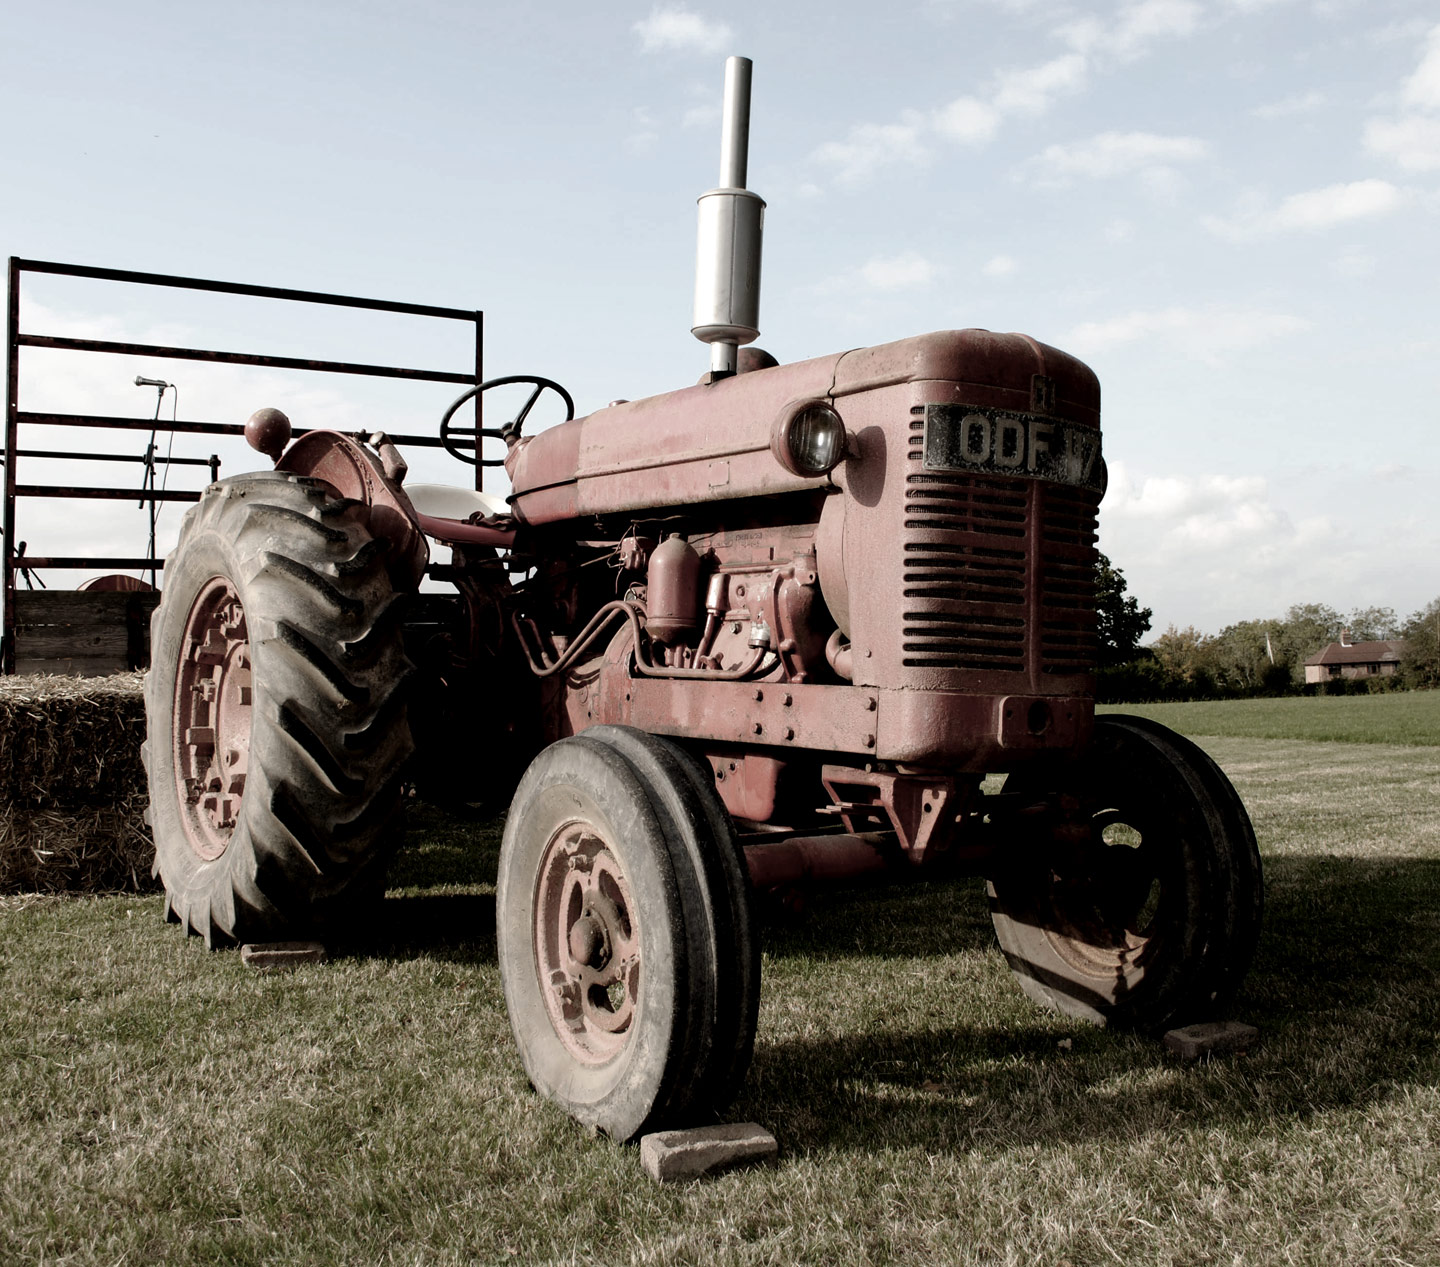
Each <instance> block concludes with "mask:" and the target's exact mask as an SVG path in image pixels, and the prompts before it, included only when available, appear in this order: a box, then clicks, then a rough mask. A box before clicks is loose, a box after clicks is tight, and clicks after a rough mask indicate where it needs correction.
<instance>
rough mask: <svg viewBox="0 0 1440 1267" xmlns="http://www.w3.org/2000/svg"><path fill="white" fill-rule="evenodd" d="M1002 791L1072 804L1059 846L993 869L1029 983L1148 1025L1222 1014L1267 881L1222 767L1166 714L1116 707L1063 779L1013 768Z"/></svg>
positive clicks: (1125, 1022) (1095, 1016) (1245, 957)
mask: <svg viewBox="0 0 1440 1267" xmlns="http://www.w3.org/2000/svg"><path fill="white" fill-rule="evenodd" d="M1005 790H1006V791H1007V792H1009V791H1012V790H1015V791H1020V792H1022V793H1028V794H1029V795H1031V796H1034V797H1036V798H1037V799H1038V798H1039V797H1040V796H1041V795H1043V794H1044V793H1045V792H1046V791H1048V792H1050V793H1051V794H1052V795H1053V794H1054V793H1055V792H1056V791H1058V792H1060V793H1061V796H1062V798H1063V799H1067V800H1069V803H1070V804H1071V805H1077V804H1078V807H1079V808H1078V810H1077V811H1076V812H1075V813H1074V814H1073V815H1072V818H1071V826H1072V830H1071V831H1070V832H1069V833H1067V839H1066V842H1065V843H1064V844H1063V845H1060V844H1057V843H1050V844H1048V845H1046V846H1042V847H1036V848H1026V849H1025V850H1024V852H1023V853H1021V852H1017V853H1015V854H1013V855H1011V856H1010V857H1008V858H1007V859H1006V860H1005V863H1004V864H1003V865H1002V866H1001V867H1000V868H999V869H997V871H996V873H995V874H994V875H993V876H992V877H991V879H990V884H989V895H990V910H991V918H992V920H993V922H994V925H995V934H996V937H997V939H998V940H999V942H1000V948H1001V950H1002V951H1004V953H1005V958H1006V959H1007V961H1008V962H1009V964H1010V969H1011V971H1012V972H1013V973H1014V974H1015V977H1016V979H1017V980H1018V982H1019V984H1020V986H1021V988H1022V989H1023V990H1024V991H1025V993H1026V994H1028V995H1029V996H1030V997H1031V998H1032V999H1034V1000H1035V1001H1036V1002H1037V1003H1040V1004H1042V1005H1044V1006H1046V1007H1050V1008H1053V1009H1056V1010H1058V1011H1060V1012H1064V1013H1066V1014H1067V1015H1070V1016H1077V1017H1082V1018H1085V1019H1087V1020H1091V1021H1095V1022H1098V1023H1099V1024H1102V1025H1107V1024H1108V1025H1116V1026H1122V1027H1126V1028H1133V1029H1140V1030H1146V1031H1155V1030H1161V1029H1166V1028H1169V1027H1171V1026H1172V1025H1180V1024H1187V1023H1190V1022H1193V1021H1201V1020H1208V1019H1212V1018H1214V1017H1215V1016H1217V1015H1218V1014H1220V1013H1221V1012H1223V1010H1224V1009H1225V1007H1226V1006H1227V1005H1228V1004H1229V1002H1230V1000H1231V999H1232V998H1233V997H1234V994H1235V992H1236V990H1237V989H1238V988H1239V986H1240V982H1241V981H1242V979H1243V978H1244V976H1245V973H1246V971H1247V970H1248V968H1249V966H1250V960H1251V958H1252V957H1253V955H1254V952H1255V944H1256V941H1257V939H1258V937H1259V932H1260V916H1261V907H1262V903H1263V884H1262V880H1261V872H1260V855H1259V852H1258V850H1257V849H1256V846H1255V833H1254V831H1253V829H1252V828H1251V825H1250V819H1249V816H1248V815H1247V814H1246V813H1245V807H1244V805H1243V804H1242V803H1241V801H1240V798H1239V796H1237V795H1236V793H1235V789H1234V788H1233V787H1232V786H1231V784H1230V781H1229V780H1228V779H1227V778H1226V777H1225V775H1224V774H1223V773H1222V772H1221V770H1220V768H1219V767H1218V766H1217V765H1216V764H1215V763H1214V762H1213V761H1212V760H1211V759H1210V758H1209V757H1208V756H1206V754H1205V753H1204V752H1202V751H1201V750H1200V749H1199V748H1197V747H1196V746H1195V745H1194V744H1193V743H1191V742H1190V741H1189V740H1187V739H1184V738H1182V737H1181V736H1179V735H1177V734H1175V732H1173V731H1171V730H1168V729H1167V728H1166V727H1164V726H1160V725H1158V724H1156V723H1154V722H1151V721H1148V720H1146V719H1144V718H1139V717H1124V716H1114V715H1112V716H1106V717H1099V718H1097V719H1096V722H1095V739H1094V743H1093V744H1092V746H1091V749H1090V751H1089V753H1088V754H1087V755H1086V757H1085V758H1084V759H1083V760H1082V761H1080V762H1079V763H1078V764H1077V765H1076V766H1075V767H1074V768H1073V769H1072V770H1071V771H1070V772H1069V773H1068V774H1067V776H1066V777H1065V779H1064V781H1063V786H1062V787H1060V788H1059V789H1056V788H1053V787H1051V788H1048V789H1047V788H1043V787H1040V786H1038V785H1036V784H1034V783H1033V781H1032V780H1031V779H1029V778H1027V777H1025V776H1016V775H1012V776H1011V778H1010V780H1007V782H1006V789H1005ZM1071 798H1073V799H1071Z"/></svg>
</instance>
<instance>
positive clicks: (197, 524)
mask: <svg viewBox="0 0 1440 1267" xmlns="http://www.w3.org/2000/svg"><path fill="white" fill-rule="evenodd" d="M386 550H387V547H386V543H385V541H384V540H382V539H377V538H375V537H373V536H372V535H371V534H370V531H369V528H368V516H367V511H366V508H365V506H364V505H363V504H361V503H359V502H355V501H351V500H348V499H344V498H337V497H336V495H335V493H334V490H333V489H332V488H330V486H329V485H328V484H325V483H324V482H322V481H320V480H316V479H310V478H307V477H303V476H296V475H291V474H287V473H284V472H279V471H275V472H262V473H259V474H254V475H243V476H237V477H235V478H233V479H228V480H223V481H221V482H219V483H217V484H212V485H211V486H210V487H209V488H208V489H207V490H206V491H205V494H204V495H203V497H202V498H201V500H200V502H199V504H198V505H197V506H196V507H195V508H194V509H192V510H191V511H190V512H189V514H187V515H186V517H185V522H184V524H183V526H182V528H181V531H180V540H179V543H178V545H177V546H176V548H175V550H174V552H173V553H172V554H171V555H170V557H169V559H168V560H167V561H166V568H165V589H164V596H163V599H162V601H161V604H160V606H159V608H157V610H156V612H155V615H154V617H153V619H152V622H151V644H152V647H151V669H150V674H149V677H148V679H147V681H146V686H145V705H146V720H147V735H146V742H145V749H144V755H145V764H146V769H147V773H148V778H149V790H150V814H151V826H152V830H153V833H154V837H155V866H156V871H157V873H158V874H159V876H160V878H161V879H162V880H163V881H164V884H165V895H166V906H165V910H166V915H167V917H169V918H171V919H173V920H175V921H177V922H178V923H180V924H182V925H183V926H184V927H185V928H186V930H187V931H188V932H193V933H197V934H199V935H200V936H202V937H204V938H205V941H206V944H207V945H213V944H215V943H216V942H217V941H219V942H221V943H223V942H226V941H258V940H273V939H276V938H281V937H286V936H296V935H301V934H306V933H323V932H324V931H326V930H328V929H332V928H334V927H335V926H336V925H337V924H338V923H339V922H340V920H341V918H342V915H343V913H344V912H346V911H347V909H348V908H349V907H350V906H351V905H352V903H353V900H354V899H355V897H356V896H357V895H363V894H369V893H373V892H375V891H377V890H378V889H379V887H380V885H381V884H382V883H383V878H384V869H385V865H386V862H387V861H388V858H389V855H390V853H391V852H392V850H393V847H394V846H395V844H397V843H398V840H399V831H400V825H399V817H398V815H399V809H400V780H401V771H402V767H403V765H404V763H405V761H406V758H407V757H408V756H409V754H410V751H411V746H412V745H411V741H410V730H409V727H408V725H407V723H406V718H405V690H406V684H407V678H408V677H409V675H410V672H411V668H410V664H409V661H408V660H406V658H405V654H404V650H403V648H402V646H401V629H400V622H399V615H400V603H401V602H402V601H403V596H402V595H400V594H397V593H396V591H395V589H394V587H393V585H392V582H391V580H390V577H389V575H388V573H387V571H386V569H385V558H384V556H385V554H386Z"/></svg>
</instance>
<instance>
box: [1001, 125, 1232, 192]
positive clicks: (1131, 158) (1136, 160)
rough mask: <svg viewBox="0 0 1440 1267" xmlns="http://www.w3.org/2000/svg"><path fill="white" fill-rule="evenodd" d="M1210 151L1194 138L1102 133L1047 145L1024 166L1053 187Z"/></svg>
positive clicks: (1037, 179)
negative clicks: (1079, 179) (1070, 181)
mask: <svg viewBox="0 0 1440 1267" xmlns="http://www.w3.org/2000/svg"><path fill="white" fill-rule="evenodd" d="M1209 152H1210V147H1209V145H1208V144H1207V143H1206V142H1205V141H1202V140H1200V139H1199V138H1197V137H1193V136H1158V135H1156V134H1155V133H1153V132H1102V133H1100V134H1099V135H1098V136H1092V137H1091V138H1090V139H1089V140H1087V141H1075V142H1073V143H1072V144H1069V145H1051V146H1048V147H1047V148H1046V149H1045V150H1043V151H1042V152H1041V153H1039V154H1037V155H1036V156H1035V157H1034V158H1032V159H1030V160H1029V162H1027V163H1026V165H1025V166H1026V167H1027V169H1029V170H1030V171H1031V172H1033V173H1034V179H1035V183H1036V184H1041V185H1055V184H1065V183H1068V181H1069V180H1070V179H1071V178H1076V177H1079V178H1084V179H1089V180H1104V179H1108V178H1113V177H1116V176H1128V175H1130V174H1132V173H1134V172H1142V171H1146V170H1153V169H1156V168H1160V167H1168V166H1169V165H1171V164H1173V163H1193V162H1197V161H1198V160H1200V159H1202V158H1205V157H1206V156H1207V155H1208V154H1209Z"/></svg>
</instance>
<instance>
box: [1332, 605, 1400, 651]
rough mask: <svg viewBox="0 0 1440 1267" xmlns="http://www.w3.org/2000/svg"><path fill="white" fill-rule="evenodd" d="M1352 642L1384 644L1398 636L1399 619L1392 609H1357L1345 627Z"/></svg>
mask: <svg viewBox="0 0 1440 1267" xmlns="http://www.w3.org/2000/svg"><path fill="white" fill-rule="evenodd" d="M1345 627H1346V628H1347V629H1349V631H1350V639H1351V641H1352V642H1384V641H1385V640H1386V639H1388V638H1395V637H1398V636H1399V634H1400V628H1401V626H1400V618H1399V617H1398V616H1396V615H1395V609H1394V608H1393V607H1357V608H1356V609H1355V610H1354V611H1353V612H1351V613H1350V617H1349V620H1348V621H1347V623H1346V626H1345Z"/></svg>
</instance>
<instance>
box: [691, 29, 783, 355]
mask: <svg viewBox="0 0 1440 1267" xmlns="http://www.w3.org/2000/svg"><path fill="white" fill-rule="evenodd" d="M750 67H751V62H750V59H749V58H748V57H731V58H727V59H726V62H725V105H724V122H723V124H722V125H721V131H720V188H718V189H712V190H710V191H709V193H704V194H701V195H700V199H699V202H700V240H699V247H698V251H697V259H696V265H695V320H694V324H693V325H692V326H691V327H690V333H691V334H693V335H694V336H695V337H696V338H697V339H699V340H700V341H701V342H702V343H708V344H709V345H710V373H711V376H712V378H723V377H725V376H727V375H730V374H733V373H735V368H736V363H737V361H738V359H739V349H740V346H741V345H742V344H745V343H752V342H754V340H755V339H757V338H758V337H759V336H760V236H761V232H762V231H763V229H764V224H765V200H764V199H763V198H761V197H760V196H759V195H758V194H754V193H751V192H750V190H748V189H746V188H745V177H746V168H747V166H748V163H749V150H750Z"/></svg>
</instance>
